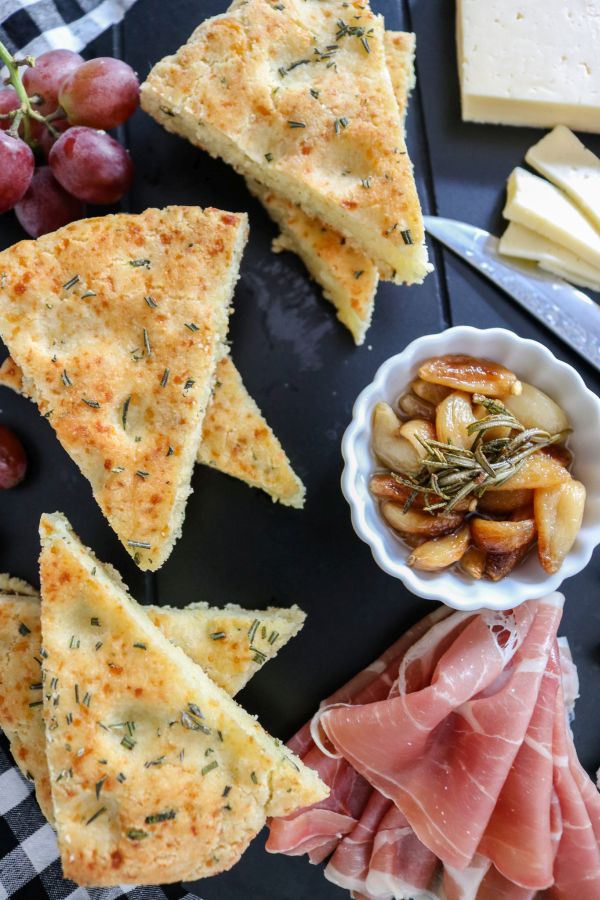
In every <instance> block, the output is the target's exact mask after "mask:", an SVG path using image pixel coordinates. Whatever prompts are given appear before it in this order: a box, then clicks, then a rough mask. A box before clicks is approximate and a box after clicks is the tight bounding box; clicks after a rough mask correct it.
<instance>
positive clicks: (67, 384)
mask: <svg viewBox="0 0 600 900" xmlns="http://www.w3.org/2000/svg"><path fill="white" fill-rule="evenodd" d="M60 377H61V378H62V380H63V384H64V385H65V387H71V385H72V384H73V382H72V381H71V379H70V378H69V376H68V374H67V370H66V369H63V373H62V375H61V376H60Z"/></svg>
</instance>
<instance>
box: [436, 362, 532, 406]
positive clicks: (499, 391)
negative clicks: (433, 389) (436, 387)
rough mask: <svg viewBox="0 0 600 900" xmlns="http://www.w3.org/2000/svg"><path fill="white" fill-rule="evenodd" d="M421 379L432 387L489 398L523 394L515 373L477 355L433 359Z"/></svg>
mask: <svg viewBox="0 0 600 900" xmlns="http://www.w3.org/2000/svg"><path fill="white" fill-rule="evenodd" d="M419 377H420V378H421V379H422V380H423V381H428V382H431V383H432V384H443V385H445V386H446V387H451V388H454V390H458V391H466V392H467V393H469V394H485V396H486V397H505V396H506V395H507V394H519V393H520V392H521V382H520V381H519V380H518V378H517V376H516V375H515V373H514V372H511V371H510V370H509V369H506V368H505V367H504V366H501V365H500V364H499V363H495V362H492V361H491V360H489V359H477V358H475V357H474V356H463V355H459V354H448V355H447V356H434V357H433V358H432V359H428V360H427V362H425V363H423V365H422V366H421V367H420V369H419Z"/></svg>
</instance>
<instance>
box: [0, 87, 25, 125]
mask: <svg viewBox="0 0 600 900" xmlns="http://www.w3.org/2000/svg"><path fill="white" fill-rule="evenodd" d="M20 105H21V101H20V100H19V98H18V97H17V92H16V91H15V89H14V88H11V87H7V88H2V90H0V114H4V113H8V112H12V111H13V109H18V108H19V107H20ZM11 125H12V119H0V128H2V129H3V130H4V131H6V130H7V129H8V128H10V126H11Z"/></svg>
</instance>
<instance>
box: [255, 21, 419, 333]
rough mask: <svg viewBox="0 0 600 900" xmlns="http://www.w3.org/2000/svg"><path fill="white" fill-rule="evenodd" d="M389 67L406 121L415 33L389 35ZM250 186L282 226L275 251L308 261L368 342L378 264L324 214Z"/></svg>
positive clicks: (346, 320)
mask: <svg viewBox="0 0 600 900" xmlns="http://www.w3.org/2000/svg"><path fill="white" fill-rule="evenodd" d="M384 44H385V55H386V61H387V67H388V69H389V73H390V76H391V79H392V86H393V89H394V94H395V97H396V100H397V102H398V107H399V109H400V115H401V118H402V122H403V123H404V119H405V116H406V110H407V106H408V97H409V94H410V91H411V90H412V89H413V87H414V83H415V68H414V54H415V36H414V34H409V33H407V32H402V31H386V32H385V35H384ZM247 183H248V187H249V189H250V191H251V192H252V193H253V194H255V196H256V197H258V199H259V200H260V201H261V203H262V204H263V206H264V207H265V209H266V210H267V212H268V213H269V214H270V216H271V217H272V218H273V220H274V221H275V222H276V223H277V225H279V227H280V228H281V234H280V235H279V236H278V237H277V238H276V239H275V240H274V241H273V250H274V251H275V252H279V251H281V250H290V251H292V253H296V254H297V255H298V256H299V257H300V258H301V259H302V261H303V262H304V265H305V266H306V268H307V269H308V271H309V273H310V274H311V275H312V277H313V278H314V279H315V281H316V282H317V283H318V284H320V285H321V287H322V288H323V294H324V296H325V298H326V299H327V300H330V301H331V303H333V305H334V306H335V308H336V309H337V317H338V319H339V320H340V322H342V324H343V325H345V326H346V328H348V329H349V330H350V332H351V334H352V337H353V338H354V341H355V343H356V344H357V345H360V344H362V343H363V342H364V339H365V335H366V333H367V329H368V328H369V325H370V324H371V318H372V316H373V308H374V304H375V294H376V292H377V285H378V283H379V274H378V272H377V266H376V265H375V263H374V262H373V261H372V260H371V259H370V258H369V257H368V256H367V255H366V254H365V253H364V252H363V251H362V250H360V249H359V248H358V247H357V246H356V245H355V244H354V243H353V242H352V241H348V240H347V239H346V238H345V237H344V236H343V235H341V234H340V233H339V231H335V230H334V229H332V228H328V227H327V226H326V225H325V224H324V223H323V222H322V220H321V219H317V218H314V217H311V216H308V215H307V214H306V213H305V212H304V210H303V209H302V208H301V207H300V206H298V205H297V204H295V203H292V202H291V201H290V200H288V199H287V198H286V197H283V196H282V195H281V194H277V193H275V192H273V191H270V190H269V189H268V188H266V187H265V186H264V185H262V184H260V182H258V181H256V180H253V179H247Z"/></svg>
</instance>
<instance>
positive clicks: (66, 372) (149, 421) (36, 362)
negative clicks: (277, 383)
mask: <svg viewBox="0 0 600 900" xmlns="http://www.w3.org/2000/svg"><path fill="white" fill-rule="evenodd" d="M247 233H248V226H247V218H246V216H245V215H244V214H235V215H234V214H232V213H225V212H222V211H220V210H216V209H206V210H201V209H198V208H196V207H168V208H166V209H164V210H156V209H149V210H146V211H145V212H144V213H142V214H140V215H127V214H122V215H115V216H104V217H102V218H97V219H86V220H83V221H80V222H74V223H72V224H71V225H68V226H66V227H65V228H62V229H60V230H59V231H57V232H54V233H53V234H50V235H46V236H44V237H42V238H39V239H38V240H37V241H22V242H21V243H19V244H16V245H15V246H13V247H11V248H10V249H8V250H6V251H4V252H3V253H1V254H0V272H1V273H2V275H1V280H0V335H1V336H2V339H3V340H4V342H5V344H6V345H7V346H8V349H9V351H10V354H11V358H9V359H8V360H6V361H5V363H4V364H3V366H2V371H1V373H0V381H1V382H2V383H3V384H5V385H7V386H9V387H12V388H13V389H15V390H18V391H20V392H21V393H25V394H26V395H28V396H30V397H31V398H32V399H33V400H35V402H36V403H37V405H38V407H39V409H40V412H41V413H42V414H43V415H44V416H45V417H47V418H48V420H49V422H50V424H51V425H52V426H53V428H54V429H55V431H56V434H57V437H58V439H59V440H60V442H61V444H62V445H63V447H64V448H65V450H66V451H67V452H68V453H69V454H70V456H71V457H72V458H73V459H74V460H75V462H76V463H77V465H78V466H79V468H80V469H81V471H82V473H83V474H84V475H85V476H86V477H87V479H88V480H89V481H90V483H91V486H92V490H93V493H94V496H95V498H96V500H97V502H98V504H99V505H100V507H101V509H102V511H103V512H104V514H105V516H106V517H107V519H108V521H109V523H110V524H111V526H112V527H113V529H114V530H115V532H116V533H117V535H118V537H119V539H120V540H121V542H122V543H123V544H124V546H125V547H126V549H127V550H128V551H129V553H130V554H131V555H132V556H133V557H134V559H135V561H136V562H137V563H138V565H139V566H140V567H141V568H143V569H151V570H154V569H157V568H158V567H159V566H161V565H162V563H163V562H164V561H165V559H166V558H167V557H168V555H169V553H170V552H171V549H172V547H173V544H174V542H175V540H176V539H177V537H178V536H179V534H180V531H181V525H182V521H183V516H184V511H185V504H186V500H187V497H188V495H189V493H190V490H191V488H190V478H191V474H192V469H193V466H194V463H195V462H196V461H197V460H199V461H201V462H203V463H208V464H211V465H214V466H216V467H217V468H220V469H221V470H223V471H225V472H227V473H229V474H232V475H234V476H237V477H239V478H242V479H243V480H245V481H247V482H248V483H250V484H252V485H254V486H259V487H263V488H264V489H265V490H267V491H268V492H269V493H270V494H271V496H272V497H273V498H274V499H278V500H280V501H282V502H284V503H287V504H290V505H292V506H301V505H302V502H303V496H304V488H303V486H302V484H301V482H300V481H299V479H298V478H297V476H296V475H295V474H294V472H293V471H292V469H291V467H290V464H289V461H288V459H287V457H286V455H285V453H284V451H283V449H282V448H281V445H280V444H279V442H278V441H277V439H276V437H275V435H274V434H273V432H272V431H271V429H270V428H269V426H268V425H267V423H266V422H265V421H264V419H263V417H262V416H261V414H260V410H259V409H258V407H257V406H256V404H255V403H254V401H253V400H252V399H251V397H250V396H249V395H248V393H247V391H246V390H245V388H244V386H243V384H242V382H241V379H240V376H239V374H238V372H237V370H236V369H235V367H234V365H233V363H232V361H231V359H230V357H229V356H228V348H227V346H226V335H227V328H228V318H229V312H230V306H231V300H232V296H233V290H234V287H235V283H236V281H237V279H238V274H239V264H240V259H241V255H242V252H243V248H244V245H245V243H246V239H247Z"/></svg>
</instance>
